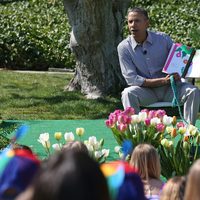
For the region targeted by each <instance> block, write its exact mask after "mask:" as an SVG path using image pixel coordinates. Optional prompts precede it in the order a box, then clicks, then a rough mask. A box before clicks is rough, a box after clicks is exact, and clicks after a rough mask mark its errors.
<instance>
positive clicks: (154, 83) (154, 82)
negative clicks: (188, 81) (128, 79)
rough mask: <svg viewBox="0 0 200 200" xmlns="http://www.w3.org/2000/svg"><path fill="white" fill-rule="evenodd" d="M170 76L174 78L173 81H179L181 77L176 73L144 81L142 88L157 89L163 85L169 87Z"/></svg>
mask: <svg viewBox="0 0 200 200" xmlns="http://www.w3.org/2000/svg"><path fill="white" fill-rule="evenodd" d="M170 76H173V77H174V80H175V81H180V80H181V77H180V75H179V74H178V73H173V74H168V75H167V76H165V77H163V78H156V79H145V81H144V83H143V85H142V86H143V87H159V86H163V85H169V84H170Z"/></svg>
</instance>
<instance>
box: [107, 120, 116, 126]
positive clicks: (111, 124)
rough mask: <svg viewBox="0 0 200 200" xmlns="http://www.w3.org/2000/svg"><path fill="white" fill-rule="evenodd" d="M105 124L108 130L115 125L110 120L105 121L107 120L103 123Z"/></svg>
mask: <svg viewBox="0 0 200 200" xmlns="http://www.w3.org/2000/svg"><path fill="white" fill-rule="evenodd" d="M105 124H106V126H107V127H108V128H112V127H113V126H114V125H115V123H114V122H113V120H112V119H107V120H106V121H105Z"/></svg>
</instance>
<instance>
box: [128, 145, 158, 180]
mask: <svg viewBox="0 0 200 200" xmlns="http://www.w3.org/2000/svg"><path fill="white" fill-rule="evenodd" d="M130 165H131V166H134V167H135V168H137V170H138V173H139V175H140V176H141V178H142V179H144V180H147V179H149V178H155V179H159V178H160V173H161V167H160V159H159V156H158V153H157V151H156V149H155V148H154V147H153V146H152V145H150V144H139V145H137V146H136V147H135V149H134V150H133V152H132V155H131V160H130Z"/></svg>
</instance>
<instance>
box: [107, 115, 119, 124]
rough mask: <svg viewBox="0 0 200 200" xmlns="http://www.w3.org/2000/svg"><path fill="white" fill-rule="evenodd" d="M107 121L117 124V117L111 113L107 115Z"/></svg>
mask: <svg viewBox="0 0 200 200" xmlns="http://www.w3.org/2000/svg"><path fill="white" fill-rule="evenodd" d="M109 119H110V120H112V121H113V123H116V122H117V115H115V114H113V113H111V114H110V115H109Z"/></svg>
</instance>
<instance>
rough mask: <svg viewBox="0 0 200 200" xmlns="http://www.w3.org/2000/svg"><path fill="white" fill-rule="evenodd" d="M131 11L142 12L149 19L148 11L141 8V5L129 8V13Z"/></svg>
mask: <svg viewBox="0 0 200 200" xmlns="http://www.w3.org/2000/svg"><path fill="white" fill-rule="evenodd" d="M130 12H137V13H140V14H142V15H144V16H145V17H146V19H149V16H148V13H147V11H146V10H145V9H143V8H140V7H135V8H129V9H128V12H127V14H129V13H130Z"/></svg>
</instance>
